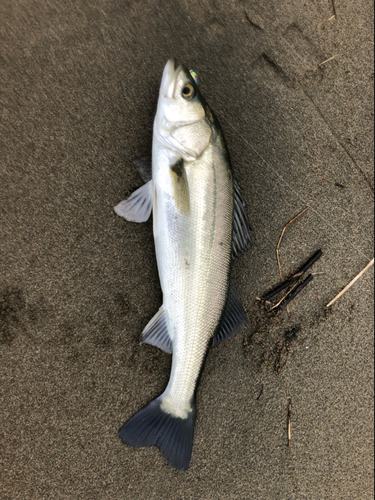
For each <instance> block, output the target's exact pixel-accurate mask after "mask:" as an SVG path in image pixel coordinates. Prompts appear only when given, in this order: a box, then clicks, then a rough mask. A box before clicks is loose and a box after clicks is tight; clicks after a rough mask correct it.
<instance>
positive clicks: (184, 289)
mask: <svg viewBox="0 0 375 500" xmlns="http://www.w3.org/2000/svg"><path fill="white" fill-rule="evenodd" d="M196 80H197V77H196V74H195V73H194V72H190V71H189V70H188V69H187V67H186V66H184V65H183V64H178V63H177V62H176V61H175V60H174V59H170V60H169V61H168V62H167V64H166V66H165V68H164V72H163V76H162V80H161V85H160V91H159V99H158V104H157V110H156V115H155V120H154V126H153V140H152V154H151V156H143V157H140V158H138V159H136V160H134V162H133V163H134V165H135V166H136V168H137V170H138V172H139V173H140V175H141V177H142V179H143V181H144V182H145V184H144V185H143V186H141V187H140V188H139V189H137V190H136V191H135V192H134V193H133V194H132V195H131V196H130V197H129V198H128V199H127V200H125V201H122V202H121V203H119V204H118V205H117V206H116V207H115V212H116V213H117V214H118V215H120V216H121V217H124V218H125V219H126V220H128V221H132V222H144V221H147V220H148V219H149V217H150V215H151V212H152V218H153V219H152V222H153V235H154V242H155V252H156V260H157V267H158V273H159V278H160V284H161V289H162V293H163V304H162V306H161V307H160V309H159V310H158V312H157V313H156V314H155V316H154V317H153V318H152V319H151V320H150V321H149V323H148V324H147V325H146V327H145V328H144V330H143V332H142V340H143V342H144V343H148V344H151V345H153V346H156V347H158V348H160V349H162V350H163V351H165V352H167V353H170V354H172V366H171V372H170V378H169V382H168V384H167V387H166V389H165V390H164V392H163V393H162V394H161V395H160V396H159V397H158V398H156V399H154V400H153V401H151V402H150V403H149V404H148V405H146V406H145V407H144V408H142V409H141V410H140V411H139V412H138V413H136V414H135V415H134V416H133V417H132V418H130V420H128V421H127V422H126V423H125V424H124V425H123V426H122V427H121V429H120V431H119V436H120V438H121V440H122V441H123V443H125V444H127V445H130V446H133V447H143V446H157V447H158V448H159V449H160V451H161V452H162V454H163V455H164V457H165V458H166V460H167V461H168V463H169V464H170V465H171V466H172V467H173V468H175V469H176V470H178V471H185V470H186V469H187V468H188V467H189V464H190V460H191V455H192V448H193V438H194V427H195V416H196V404H195V399H196V398H195V395H196V389H197V385H198V382H199V379H200V375H201V373H202V370H203V366H204V362H205V359H206V356H207V352H208V349H209V347H210V346H211V345H218V344H221V343H224V342H227V341H228V340H231V339H232V338H233V337H234V336H235V335H236V334H237V333H239V332H240V331H241V330H242V329H243V328H244V327H245V326H246V324H247V323H248V319H247V315H246V312H245V310H244V308H243V306H242V304H241V301H240V299H239V298H238V295H237V292H236V289H235V287H234V284H233V279H232V277H231V268H232V263H233V261H234V259H235V258H236V257H237V256H239V255H240V254H241V253H242V252H243V251H245V250H246V249H247V247H248V243H250V242H251V238H250V230H251V229H252V228H251V225H250V223H249V221H248V218H247V215H246V212H245V207H246V204H245V202H244V200H243V197H242V194H241V189H240V186H239V184H238V182H237V181H236V179H235V178H234V176H233V173H232V168H231V163H230V159H229V153H228V149H227V146H226V143H225V139H224V136H223V132H222V130H221V127H220V124H219V121H218V119H217V118H216V116H215V115H214V113H213V112H212V110H211V108H210V107H209V105H208V104H207V103H206V101H205V99H204V98H203V96H202V94H201V92H200V90H199V88H198V84H197V81H196Z"/></svg>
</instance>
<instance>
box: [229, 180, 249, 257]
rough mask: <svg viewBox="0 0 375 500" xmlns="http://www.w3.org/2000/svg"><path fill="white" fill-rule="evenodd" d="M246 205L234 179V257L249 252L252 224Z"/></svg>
mask: <svg viewBox="0 0 375 500" xmlns="http://www.w3.org/2000/svg"><path fill="white" fill-rule="evenodd" d="M245 207H246V203H245V201H244V199H243V197H242V194H241V188H240V186H239V184H238V182H237V180H236V178H235V177H233V234H232V255H233V257H237V256H238V255H239V254H240V253H241V252H244V251H245V250H247V248H248V247H247V244H248V243H251V238H250V232H249V231H252V227H251V224H250V222H249V220H248V218H247V215H246V212H245Z"/></svg>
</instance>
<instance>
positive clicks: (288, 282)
mask: <svg viewBox="0 0 375 500" xmlns="http://www.w3.org/2000/svg"><path fill="white" fill-rule="evenodd" d="M322 255H323V252H322V250H318V251H317V252H315V253H314V255H313V256H312V257H311V258H310V259H309V260H308V261H307V262H306V264H304V265H303V266H302V267H301V268H300V269H299V270H298V271H297V272H296V274H293V276H291V277H290V278H289V279H287V280H286V281H284V282H283V283H281V284H280V285H278V286H277V287H276V288H275V289H274V290H271V291H270V292H268V293H267V294H266V295H265V296H264V297H263V300H269V299H270V298H271V297H273V296H274V295H276V294H278V293H279V292H281V291H282V290H284V289H285V288H287V287H288V286H290V285H292V284H293V283H294V282H295V281H297V280H299V279H300V277H301V276H302V275H303V274H304V273H305V272H306V271H307V270H308V269H310V267H311V266H312V265H313V264H315V262H316V261H317V260H318V259H320V257H321V256H322Z"/></svg>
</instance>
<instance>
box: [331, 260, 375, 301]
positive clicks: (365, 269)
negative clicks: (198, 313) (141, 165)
mask: <svg viewBox="0 0 375 500" xmlns="http://www.w3.org/2000/svg"><path fill="white" fill-rule="evenodd" d="M373 264H374V259H372V260H371V261H370V262H369V263H368V264H367V266H366V267H365V268H363V269H362V271H361V272H360V273H359V274H357V276H356V277H355V278H354V279H352V281H351V282H350V283H349V284H348V285H346V287H345V288H344V289H343V290H341V292H340V293H339V294H338V295H336V297H335V298H334V299H333V300H331V302H330V303H329V304H327V305H326V307H331V305H332V304H333V303H334V302H336V300H337V299H339V298H340V297H341V296H342V295H344V293H345V292H347V291H348V290H349V288H350V287H351V286H352V285H354V283H355V282H356V281H357V280H359V278H360V277H361V276H362V274H364V273H365V272H366V271H367V270H368V269H370V267H371V266H372V265H373Z"/></svg>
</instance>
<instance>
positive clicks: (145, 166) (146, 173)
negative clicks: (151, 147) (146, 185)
mask: <svg viewBox="0 0 375 500" xmlns="http://www.w3.org/2000/svg"><path fill="white" fill-rule="evenodd" d="M132 163H133V165H134V166H135V168H136V169H137V171H138V173H139V175H140V176H141V177H142V180H143V182H148V181H150V180H151V179H152V159H151V155H146V156H139V157H138V158H134V159H133V160H132Z"/></svg>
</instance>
